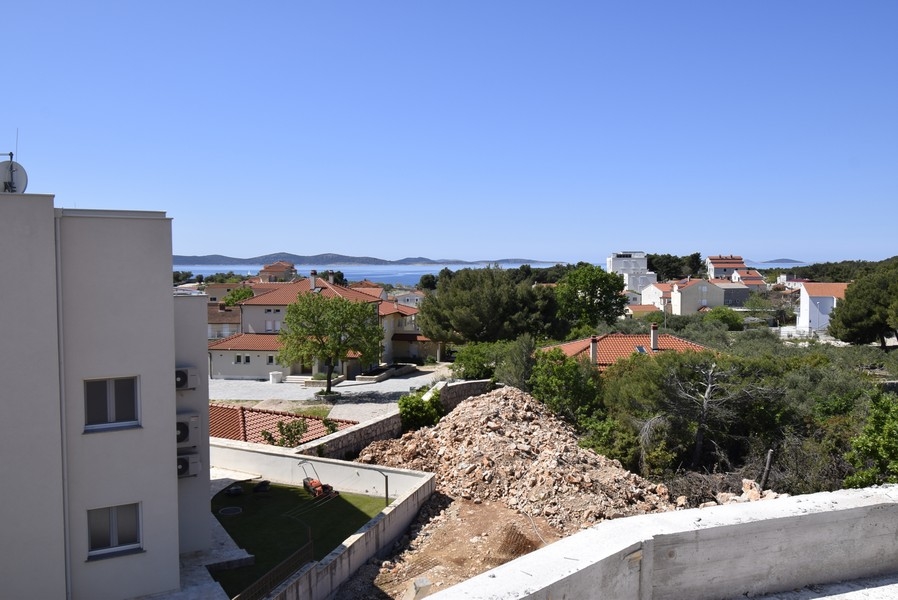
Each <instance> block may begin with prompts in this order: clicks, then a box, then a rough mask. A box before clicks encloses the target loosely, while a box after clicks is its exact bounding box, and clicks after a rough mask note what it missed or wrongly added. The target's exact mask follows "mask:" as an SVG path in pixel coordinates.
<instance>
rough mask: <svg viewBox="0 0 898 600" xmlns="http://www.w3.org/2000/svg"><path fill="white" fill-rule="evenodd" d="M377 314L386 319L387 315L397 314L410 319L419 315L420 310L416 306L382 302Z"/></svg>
mask: <svg viewBox="0 0 898 600" xmlns="http://www.w3.org/2000/svg"><path fill="white" fill-rule="evenodd" d="M377 312H378V314H380V316H382V317H385V316H387V315H394V314H396V313H399V314H401V315H403V316H406V317H409V316H411V315H416V314H418V309H417V308H415V307H414V306H408V305H406V304H399V303H398V302H381V303H380V305H379V306H378V307H377Z"/></svg>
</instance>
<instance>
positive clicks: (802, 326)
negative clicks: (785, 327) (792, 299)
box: [798, 283, 849, 334]
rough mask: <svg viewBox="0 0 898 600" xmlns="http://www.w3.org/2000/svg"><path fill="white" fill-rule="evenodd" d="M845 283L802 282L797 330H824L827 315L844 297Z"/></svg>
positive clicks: (827, 319)
mask: <svg viewBox="0 0 898 600" xmlns="http://www.w3.org/2000/svg"><path fill="white" fill-rule="evenodd" d="M848 285H849V284H847V283H804V284H802V286H801V299H800V300H799V311H798V330H799V331H807V332H808V333H811V334H813V333H820V332H825V331H826V330H827V329H828V328H829V316H830V314H832V312H833V309H834V308H835V307H836V305H837V304H838V303H839V301H840V300H844V299H845V290H846V288H848Z"/></svg>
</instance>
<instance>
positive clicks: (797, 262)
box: [758, 258, 805, 265]
mask: <svg viewBox="0 0 898 600" xmlns="http://www.w3.org/2000/svg"><path fill="white" fill-rule="evenodd" d="M758 264H761V265H771V264H777V265H785V264H790V265H803V264H805V263H804V262H803V261H800V260H795V259H794V258H774V259H773V260H765V261H764V262H761V263H758Z"/></svg>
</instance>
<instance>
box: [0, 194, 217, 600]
mask: <svg viewBox="0 0 898 600" xmlns="http://www.w3.org/2000/svg"><path fill="white" fill-rule="evenodd" d="M53 202H54V197H53V196H52V195H45V194H10V193H0V255H2V256H3V257H4V260H3V261H2V262H0V277H2V279H3V280H4V281H6V282H13V281H14V282H15V284H14V285H6V286H3V289H2V291H0V298H2V301H0V305H2V307H3V311H2V320H0V331H2V338H0V339H2V342H0V379H2V381H3V392H2V398H3V419H2V420H0V455H2V456H3V459H4V460H3V461H2V465H0V474H2V478H0V479H2V481H3V482H4V485H5V486H6V491H5V492H4V494H3V509H4V514H5V515H6V518H5V519H4V524H3V534H2V541H3V547H4V554H3V560H2V561H0V581H2V590H3V591H2V593H0V595H2V596H3V597H6V598H73V599H79V598H89V599H91V600H104V599H118V598H130V597H135V596H141V595H147V594H154V593H159V592H165V591H170V590H177V589H178V588H179V586H180V565H179V556H180V554H181V553H182V552H194V551H197V550H201V549H204V548H206V547H208V546H209V544H210V531H209V475H208V464H209V451H208V409H207V405H208V382H207V374H206V368H205V346H206V336H205V325H204V319H205V317H204V313H205V311H206V299H205V296H199V295H196V296H183V297H177V298H175V297H174V296H173V293H172V283H171V268H172V254H171V220H170V219H169V218H168V217H166V216H165V213H163V212H143V211H140V212H138V211H114V210H79V209H58V208H54V206H53ZM180 425H186V428H185V429H184V430H183V434H182V429H181V427H180ZM176 429H177V430H178V437H177V439H175V435H174V432H175V430H176Z"/></svg>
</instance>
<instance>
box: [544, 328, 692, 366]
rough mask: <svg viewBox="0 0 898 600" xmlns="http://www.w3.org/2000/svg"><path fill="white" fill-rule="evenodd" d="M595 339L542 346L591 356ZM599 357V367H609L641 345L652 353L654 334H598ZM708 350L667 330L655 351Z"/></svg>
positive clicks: (660, 338)
mask: <svg viewBox="0 0 898 600" xmlns="http://www.w3.org/2000/svg"><path fill="white" fill-rule="evenodd" d="M591 341H592V338H591V337H588V338H583V339H581V340H574V341H573V342H566V343H564V344H556V345H554V346H546V347H545V348H542V350H550V349H552V348H559V349H561V351H562V352H564V355H565V356H571V357H574V356H576V357H579V356H583V357H585V358H589V346H590V343H591ZM596 343H597V357H596V365H597V366H598V367H599V369H605V368H606V367H608V366H609V365H612V364H614V363H615V362H617V361H618V360H620V359H622V358H627V357H628V356H631V355H632V354H634V353H636V352H639V350H638V347H639V346H641V347H642V348H644V349H645V351H646V354H648V355H651V354H652V353H653V350H652V340H651V334H648V333H640V334H626V333H608V334H605V335H601V336H597V337H596ZM703 350H707V348H705V347H704V346H701V345H699V344H696V343H694V342H690V341H689V340H684V339H683V338H679V337H677V336H675V335H670V334H667V333H661V334H658V350H655V351H654V352H665V351H673V352H701V351H703Z"/></svg>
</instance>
